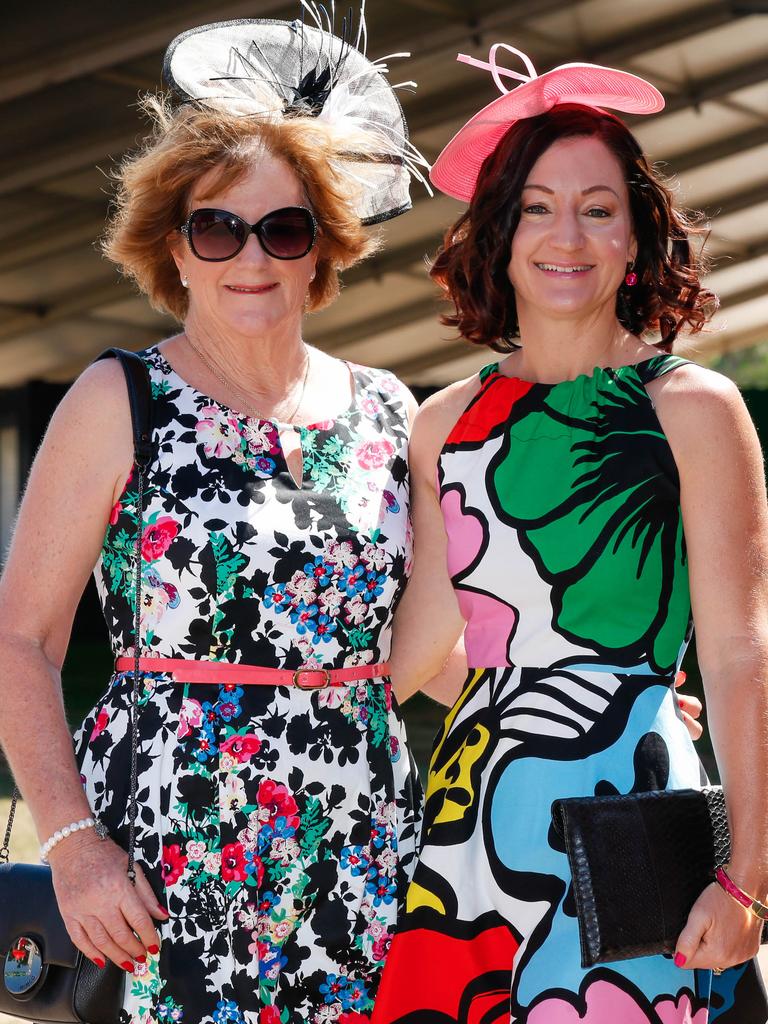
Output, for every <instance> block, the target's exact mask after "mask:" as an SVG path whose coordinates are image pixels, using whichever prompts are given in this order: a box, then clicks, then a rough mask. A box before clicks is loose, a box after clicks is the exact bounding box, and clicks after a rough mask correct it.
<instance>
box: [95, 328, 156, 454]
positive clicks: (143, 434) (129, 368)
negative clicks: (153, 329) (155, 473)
mask: <svg viewBox="0 0 768 1024" xmlns="http://www.w3.org/2000/svg"><path fill="white" fill-rule="evenodd" d="M100 359H117V361H118V362H119V363H120V365H121V366H122V368H123V373H124V374H125V383H126V386H127V388H128V401H129V402H130V405H131V426H132V427H133V454H134V458H135V460H136V463H137V465H139V466H141V468H142V469H146V468H147V466H149V464H150V463H151V462H152V459H153V458H154V456H155V449H154V445H153V443H152V409H153V406H152V385H151V384H150V380H149V371H148V370H147V364H146V363H145V362H144V360H143V359H142V358H141V356H138V355H136V353H135V352H129V351H128V350H127V349H123V348H108V349H105V351H104V352H102V353H101V355H100V356H98V358H97V359H96V362H98V361H99V360H100Z"/></svg>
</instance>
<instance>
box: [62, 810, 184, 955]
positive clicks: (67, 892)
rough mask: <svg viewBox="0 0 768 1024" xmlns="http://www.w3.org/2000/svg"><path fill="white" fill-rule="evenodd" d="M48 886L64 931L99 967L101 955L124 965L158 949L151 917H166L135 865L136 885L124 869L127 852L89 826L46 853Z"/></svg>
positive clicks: (161, 918) (157, 936)
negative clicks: (48, 862) (98, 834)
mask: <svg viewBox="0 0 768 1024" xmlns="http://www.w3.org/2000/svg"><path fill="white" fill-rule="evenodd" d="M49 860H50V864H51V871H52V872H53V886H54V889H55V891H56V899H57V901H58V904H59V910H60V911H61V916H62V917H63V918H64V924H65V925H66V927H67V931H68V932H69V937H70V938H71V939H72V941H73V942H74V944H75V945H76V946H77V948H78V949H79V950H81V951H82V952H83V953H84V954H85V956H87V957H88V958H89V959H90V960H92V961H93V962H94V963H97V964H98V965H99V966H100V967H103V966H104V960H105V958H108V959H110V960H112V961H113V962H114V963H116V964H117V965H118V966H119V967H122V968H123V970H125V971H131V972H132V971H133V962H134V961H138V962H139V963H143V962H144V961H145V960H146V957H147V953H148V952H149V953H153V954H154V953H157V952H158V951H159V949H160V936H159V935H158V933H157V931H156V930H155V927H154V924H153V922H152V918H155V920H158V921H166V920H167V919H168V914H167V912H166V911H165V910H164V909H163V908H162V907H161V906H160V905H159V904H158V902H157V899H156V898H155V894H154V893H153V892H152V889H151V887H150V885H149V882H148V881H147V879H146V877H145V876H144V873H143V871H142V870H141V867H140V866H139V865H138V864H137V865H136V885H135V886H133V885H131V883H130V880H129V879H128V875H127V873H126V869H127V865H128V855H127V854H126V852H125V851H124V850H121V849H120V847H119V846H117V845H116V844H115V843H113V842H112V840H111V839H107V840H101V839H99V838H98V837H97V836H96V835H95V834H94V833H93V830H92V829H89V830H88V832H81V833H78V834H77V835H75V836H69V837H68V838H67V840H66V841H65V842H63V843H59V844H58V845H57V846H56V847H54V849H53V850H51V853H50V857H49Z"/></svg>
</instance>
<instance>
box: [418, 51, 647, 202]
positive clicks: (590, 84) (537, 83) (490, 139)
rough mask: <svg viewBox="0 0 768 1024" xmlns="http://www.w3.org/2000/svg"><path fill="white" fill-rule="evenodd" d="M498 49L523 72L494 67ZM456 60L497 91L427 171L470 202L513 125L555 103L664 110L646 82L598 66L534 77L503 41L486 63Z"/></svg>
mask: <svg viewBox="0 0 768 1024" xmlns="http://www.w3.org/2000/svg"><path fill="white" fill-rule="evenodd" d="M502 47H503V48H504V49H505V50H508V51H509V52H510V53H513V54H516V55H517V56H518V57H519V58H520V59H521V60H522V62H523V64H524V65H525V67H526V70H527V72H528V73H527V74H523V73H521V72H519V71H511V70H510V69H509V68H505V67H500V66H499V65H498V63H497V62H496V53H497V51H498V50H499V49H500V48H502ZM456 59H457V60H459V61H461V62H462V63H463V64H471V65H472V66H473V67H477V68H483V69H484V70H486V71H490V72H491V74H492V75H493V80H494V82H495V83H496V85H497V87H498V89H499V91H500V92H501V93H502V95H501V96H499V97H497V99H495V100H493V101H492V102H491V103H489V104H488V106H487V107H483V109H482V110H481V111H479V112H478V113H477V114H475V115H474V117H472V118H470V120H469V121H467V123H466V124H465V125H464V127H463V128H462V129H460V130H459V131H458V132H457V133H456V135H454V137H453V138H452V139H451V141H450V142H449V143H448V145H447V146H446V147H445V149H444V150H443V151H442V153H441V154H440V156H439V157H438V158H437V160H436V161H435V163H434V165H433V167H432V171H431V173H430V176H429V177H430V180H431V181H432V184H433V185H434V186H435V187H436V188H439V189H440V191H441V192H445V193H446V195H449V196H453V197H454V199H462V200H464V201H465V202H469V200H470V199H471V198H472V194H473V192H474V190H475V183H476V181H477V176H478V174H479V173H480V168H481V166H482V164H483V161H484V160H485V158H486V157H487V156H488V155H489V154H490V153H492V152H493V151H494V149H495V148H496V147H497V146H498V144H499V142H501V139H502V138H503V136H504V135H505V134H506V133H507V131H508V130H509V129H510V128H511V127H512V125H513V124H514V123H515V122H516V121H520V120H522V119H523V118H527V117H536V116H537V115H538V114H545V113H546V112H547V111H548V110H551V109H552V107H554V106H556V105H557V104H560V103H579V104H581V105H582V106H585V107H595V108H597V109H600V108H602V107H609V108H610V109H612V110H621V111H622V112H623V113H627V114H655V113H657V112H658V111H659V110H662V109H663V108H664V97H663V96H662V95H661V93H660V92H659V90H658V89H656V88H655V87H654V86H653V85H651V84H650V82H646V81H645V79H643V78H639V77H638V76H637V75H631V74H629V72H627V71H617V70H615V69H614V68H604V67H601V66H600V65H599V64H562V65H561V66H560V67H559V68H554V69H553V70H552V71H547V72H546V74H543V75H538V74H537V73H536V69H535V68H534V66H533V64H532V62H531V60H530V59H529V58H528V57H527V56H526V55H525V54H524V53H522V52H521V51H520V50H517V49H515V47H514V46H508V45H507V43H494V44H493V46H492V47H491V48H490V51H489V53H488V61H487V62H486V61H482V60H477V59H476V58H475V57H468V56H467V55H466V54H464V53H460V54H459V55H458V56H457V58H456ZM502 78H515V79H517V80H518V81H519V82H521V83H522V84H521V85H518V86H516V87H515V88H514V89H512V90H509V89H507V87H506V86H505V85H504V82H503V81H502Z"/></svg>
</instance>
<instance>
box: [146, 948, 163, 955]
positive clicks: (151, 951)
mask: <svg viewBox="0 0 768 1024" xmlns="http://www.w3.org/2000/svg"><path fill="white" fill-rule="evenodd" d="M147 952H148V953H151V954H152V956H157V954H158V953H159V952H160V947H159V946H147Z"/></svg>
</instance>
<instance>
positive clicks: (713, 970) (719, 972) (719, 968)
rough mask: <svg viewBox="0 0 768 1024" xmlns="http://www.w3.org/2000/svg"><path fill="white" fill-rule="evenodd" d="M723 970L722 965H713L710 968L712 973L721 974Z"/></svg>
mask: <svg viewBox="0 0 768 1024" xmlns="http://www.w3.org/2000/svg"><path fill="white" fill-rule="evenodd" d="M724 970H725V968H724V967H713V968H712V973H713V974H722V973H723V971H724Z"/></svg>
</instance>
